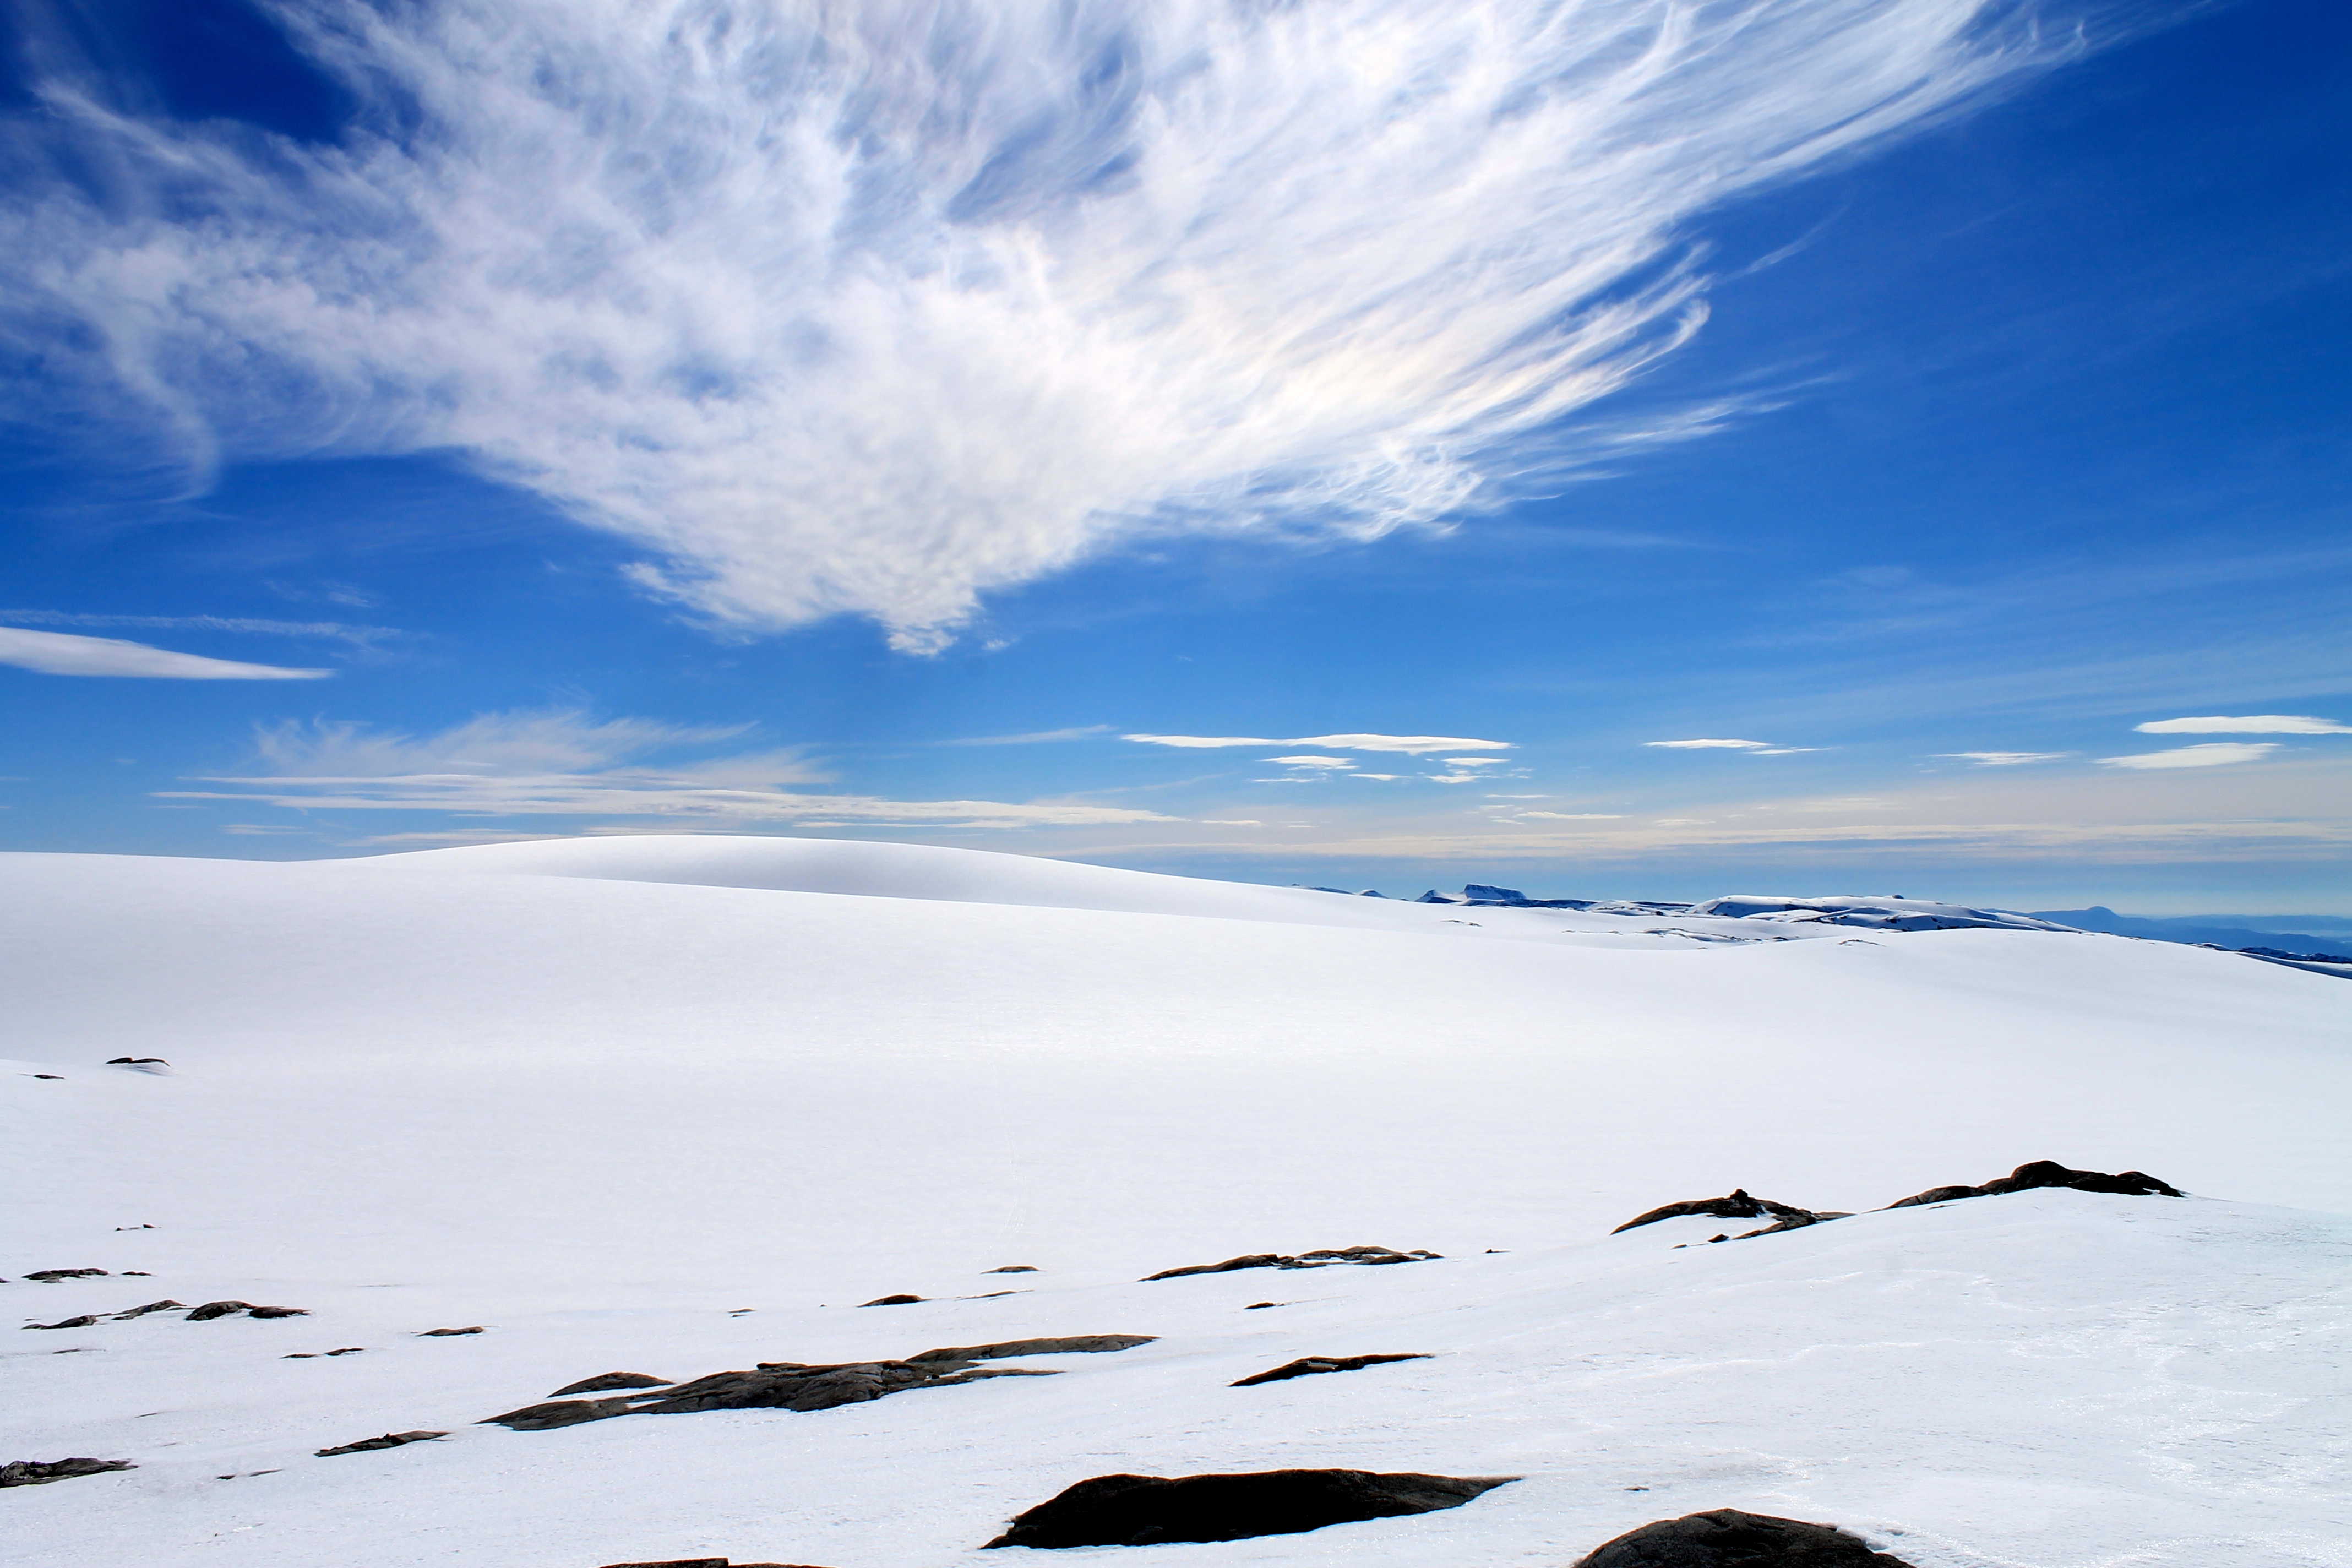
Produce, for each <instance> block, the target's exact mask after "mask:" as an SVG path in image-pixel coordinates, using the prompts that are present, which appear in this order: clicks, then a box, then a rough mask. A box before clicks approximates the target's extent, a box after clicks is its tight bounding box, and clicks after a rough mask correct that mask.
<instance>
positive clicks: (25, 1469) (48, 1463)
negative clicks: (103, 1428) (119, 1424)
mask: <svg viewBox="0 0 2352 1568" xmlns="http://www.w3.org/2000/svg"><path fill="white" fill-rule="evenodd" d="M137 1468H139V1467H138V1466H136V1465H134V1464H132V1463H131V1461H130V1460H128V1459H12V1460H10V1461H9V1462H8V1463H6V1464H5V1465H0V1487H41V1486H47V1485H48V1484H49V1483H50V1482H51V1481H63V1480H70V1479H73V1478H74V1477H76V1476H102V1475H104V1474H105V1473H106V1472H107V1471H109V1470H135V1469H137Z"/></svg>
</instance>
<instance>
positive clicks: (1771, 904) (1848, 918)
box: [1308, 882, 2075, 931]
mask: <svg viewBox="0 0 2352 1568" xmlns="http://www.w3.org/2000/svg"><path fill="white" fill-rule="evenodd" d="M1308 890H1309V891H1311V892H1318V893H1340V894H1347V889H1344V888H1313V889H1308ZM1348 896H1350V897H1356V898H1366V899H1378V898H1384V897H1386V896H1387V895H1385V894H1383V893H1381V891H1380V890H1379V889H1376V888H1366V889H1363V890H1362V891H1361V892H1360V893H1356V894H1352V895H1348ZM1411 901H1412V902H1413V903H1416V904H1462V905H1466V906H1469V907H1471V908H1478V909H1506V910H1580V911H1582V912H1584V913H1586V914H1596V915H1633V916H1654V915H1688V916H1706V917H1709V918H1712V919H1716V920H1745V921H1773V922H1775V923H1778V924H1782V925H1833V926H1864V927H1868V928H1870V929H1872V930H1875V931H1968V930H1973V929H1986V928H1989V929H1992V930H1998V931H2074V929H2075V928H2074V927H2073V926H2065V925H2060V924H2058V923H2057V922H2056V921H2045V920H2037V919H2035V918H2034V917H2033V916H2032V915H2021V914H2017V913H2015V912H2013V911H2011V910H1979V909H1970V908H1969V907H1968V906H1966V905H1964V904H1944V903H1937V902H1936V901H1935V900H1932V899H1906V898H1905V897H1903V895H1901V894H1900V893H1886V894H1878V893H1857V894H1850V895H1844V896H1840V897H1832V898H1825V899H1789V898H1780V897H1777V896H1772V895H1766V894H1758V893H1735V894H1732V895H1730V896H1729V897H1727V898H1720V899H1708V900H1706V901H1705V902H1704V903H1696V904H1675V903H1660V902H1655V901H1652V900H1640V899H1531V898H1529V897H1528V896H1527V895H1526V894H1525V893H1523V892H1521V891H1519V889H1517V888H1498V887H1495V886H1493V885H1492V884H1490V883H1486V882H1465V884H1463V888H1462V891H1461V892H1459V893H1441V892H1439V891H1438V890H1437V889H1434V888H1432V889H1430V890H1429V891H1427V892H1425V893H1423V894H1422V895H1421V897H1419V898H1417V899H1414V900H1411Z"/></svg>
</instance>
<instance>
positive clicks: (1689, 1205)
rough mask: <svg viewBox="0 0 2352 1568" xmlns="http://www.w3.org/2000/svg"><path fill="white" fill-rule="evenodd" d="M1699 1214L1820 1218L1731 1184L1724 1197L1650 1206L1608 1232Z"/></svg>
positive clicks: (1760, 1217)
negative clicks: (1751, 1193)
mask: <svg viewBox="0 0 2352 1568" xmlns="http://www.w3.org/2000/svg"><path fill="white" fill-rule="evenodd" d="M1701 1214H1703V1215H1711V1216H1712V1217H1714V1218H1716V1219H1762V1218H1763V1217H1764V1216H1765V1215H1772V1216H1773V1217H1775V1218H1777V1219H1784V1220H1785V1219H1796V1218H1799V1217H1800V1216H1801V1217H1802V1218H1803V1220H1804V1222H1805V1223H1806V1224H1808V1225H1811V1224H1812V1223H1813V1222H1814V1221H1815V1220H1817V1219H1818V1218H1820V1217H1821V1216H1820V1215H1815V1214H1814V1213H1813V1211H1812V1210H1811V1209H1801V1208H1798V1207H1796V1206H1795V1205H1791V1204H1776V1203H1774V1202H1773V1201H1772V1200H1771V1199H1769V1198H1756V1197H1750V1196H1748V1189H1747V1188H1745V1187H1734V1188H1732V1189H1731V1191H1730V1192H1729V1193H1728V1194H1726V1195H1725V1196H1723V1197H1719V1198H1690V1199H1686V1200H1685V1201H1684V1202H1682V1203H1678V1204H1667V1205H1665V1206H1664V1207H1663V1208H1654V1209H1652V1210H1651V1211H1650V1212H1649V1213H1647V1214H1639V1215H1634V1216H1633V1218H1632V1219H1629V1220H1627V1221H1626V1222H1625V1223H1624V1224H1623V1225H1621V1226H1618V1227H1617V1228H1616V1229H1615V1230H1612V1231H1611V1232H1610V1233H1609V1234H1610V1235H1612V1236H1617V1235H1620V1234H1622V1233H1623V1232H1625V1231H1629V1230H1632V1229H1633V1228H1634V1227H1635V1226H1644V1225H1655V1224H1657V1223H1658V1222H1659V1221H1660V1220H1662V1219H1681V1218H1682V1217H1683V1216H1685V1215H1701Z"/></svg>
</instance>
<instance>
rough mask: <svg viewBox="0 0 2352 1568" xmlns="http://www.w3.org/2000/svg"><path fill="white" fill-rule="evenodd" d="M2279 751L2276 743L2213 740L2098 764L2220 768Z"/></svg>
mask: <svg viewBox="0 0 2352 1568" xmlns="http://www.w3.org/2000/svg"><path fill="white" fill-rule="evenodd" d="M2277 750H2278V742H2275V741H2250V742H2233V741H2212V742H2207V743H2206V744H2204V745H2201V746H2181V747H2179V748H2177V749H2175V750H2173V751H2169V752H2140V753H2139V754H2138V755H2137V756H2129V757H2101V758H2100V759H2099V761H2100V762H2102V763H2105V764H2106V765H2107V766H2108V767H2111V768H2220V767H2228V766H2229V765H2231V763H2258V762H2260V761H2262V760H2263V758H2264V757H2267V756H2269V755H2270V754H2271V753H2272V752H2275V751H2277Z"/></svg>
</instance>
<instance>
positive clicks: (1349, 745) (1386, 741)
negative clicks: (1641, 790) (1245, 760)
mask: <svg viewBox="0 0 2352 1568" xmlns="http://www.w3.org/2000/svg"><path fill="white" fill-rule="evenodd" d="M1119 738H1120V739H1121V740H1124V741H1139V742H1142V743H1144V744H1145V745H1148V746H1183V747H1188V748H1192V749H1195V750H1202V749H1205V750H1215V749H1219V748H1227V747H1233V746H1337V747H1339V748H1341V749H1343V750H1346V751H1350V752H1411V753H1412V754H1413V755H1416V756H1418V755H1420V754H1421V753H1422V752H1464V751H1487V752H1507V751H1509V750H1510V749H1511V745H1512V742H1508V741H1468V740H1464V739H1463V738H1462V737H1461V736H1459V735H1292V736H1289V737H1287V738H1282V737H1271V738H1270V737H1267V736H1265V735H1122V736H1120V737H1119Z"/></svg>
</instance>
